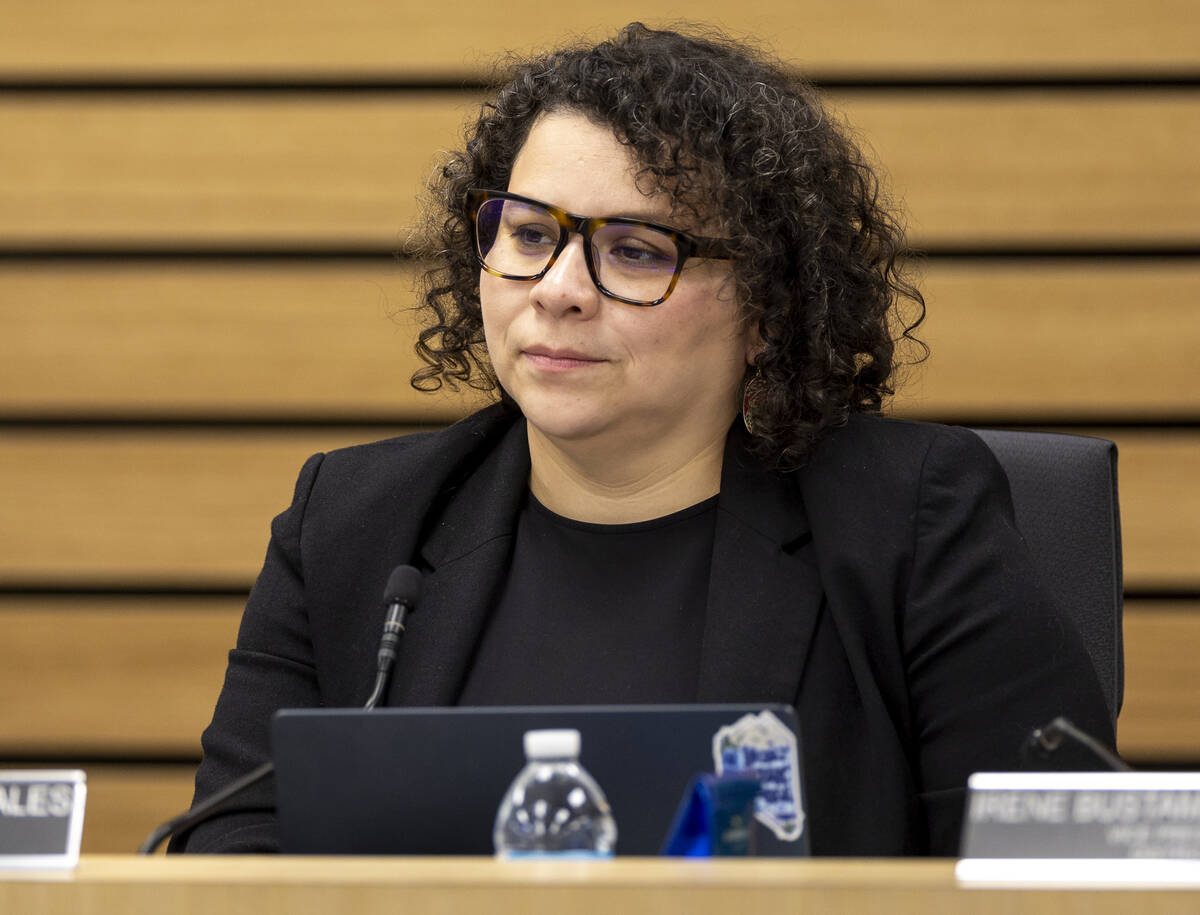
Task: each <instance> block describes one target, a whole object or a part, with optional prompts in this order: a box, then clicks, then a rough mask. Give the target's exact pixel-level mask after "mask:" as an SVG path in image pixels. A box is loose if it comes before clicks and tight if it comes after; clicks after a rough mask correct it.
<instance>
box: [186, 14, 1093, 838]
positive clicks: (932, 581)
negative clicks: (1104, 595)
mask: <svg viewBox="0 0 1200 915" xmlns="http://www.w3.org/2000/svg"><path fill="white" fill-rule="evenodd" d="M438 191H439V199H440V201H441V205H442V207H443V214H442V216H441V217H438V218H436V219H435V220H433V223H432V226H431V228H430V230H429V232H430V238H431V239H432V240H431V242H430V251H429V254H430V256H432V257H434V258H435V262H436V266H435V268H434V269H433V271H432V272H431V273H430V275H429V277H428V283H427V294H426V298H425V306H426V312H427V314H428V316H429V319H430V324H429V326H428V327H427V329H426V330H425V331H424V332H423V333H422V334H421V338H420V343H419V345H418V349H419V351H420V352H421V354H422V355H423V356H424V357H425V359H426V361H427V363H428V365H427V367H426V368H424V369H423V370H422V371H420V372H418V373H417V375H416V376H415V379H414V384H416V385H417V386H419V387H423V388H426V389H431V388H437V387H439V386H440V385H441V384H443V383H449V384H451V385H455V384H460V383H465V384H467V385H471V386H474V387H479V388H484V389H488V390H495V391H497V392H498V393H499V396H500V401H501V402H500V403H499V404H497V405H496V406H493V407H491V408H488V409H486V410H484V411H482V412H481V413H478V414H476V415H475V416H473V417H470V418H469V419H467V420H464V421H463V422H461V423H459V424H456V425H455V426H453V427H451V428H450V429H448V430H445V431H443V432H439V433H434V434H431V435H424V436H409V437H406V438H403V439H396V440H392V441H387V442H380V443H377V444H374V445H367V446H362V447H358V448H351V449H346V450H344V451H339V452H333V453H331V454H328V455H318V456H316V457H314V458H312V459H311V460H310V461H309V462H308V463H307V464H306V465H305V467H304V469H303V470H302V472H301V474H300V479H299V482H298V484H297V487H296V494H295V499H294V502H293V504H292V506H291V508H290V509H288V511H286V512H284V513H283V514H282V515H280V516H279V518H277V519H276V521H275V523H274V525H273V527H272V541H271V545H270V547H269V550H268V555H267V561H266V565H265V567H264V569H263V572H262V575H261V576H260V578H259V580H258V582H257V584H256V585H255V588H254V592H253V594H252V595H251V598H250V602H249V605H248V607H247V610H246V615H245V618H244V621H243V624H242V630H241V633H240V636H239V640H238V648H237V649H236V650H235V651H234V652H233V653H232V655H231V657H230V664H229V671H228V674H227V678H226V682H225V687H224V690H223V692H222V694H221V699H220V701H219V703H218V706H217V710H216V713H215V717H214V720H213V723H212V725H211V727H210V728H209V729H208V730H207V731H206V733H205V736H204V762H203V764H202V765H201V768H200V772H199V774H198V776H197V795H198V796H199V797H203V796H207V795H208V794H211V793H212V792H213V791H214V790H216V789H217V788H218V787H220V786H222V785H223V784H226V783H228V782H229V781H230V780H232V779H233V778H234V777H236V776H238V775H240V774H242V773H244V772H246V771H248V770H249V769H251V768H252V767H254V766H255V765H257V764H259V763H260V762H262V761H264V760H265V759H267V758H268V748H267V726H268V721H269V719H270V715H271V713H272V712H273V711H274V710H275V709H276V708H279V707H284V706H315V705H329V706H355V705H360V704H361V703H362V702H363V700H364V699H365V698H366V696H367V695H368V694H369V693H370V691H371V680H372V677H373V672H374V651H375V646H376V642H377V637H378V632H379V628H380V611H379V607H378V598H379V594H380V591H381V587H382V583H383V582H384V581H386V580H387V577H388V573H389V571H390V570H391V568H392V567H393V566H395V565H396V564H398V563H400V562H406V561H407V562H411V563H413V564H415V565H417V566H418V567H419V568H420V569H421V570H422V571H423V577H424V596H423V598H422V602H421V607H420V609H419V610H418V612H417V613H416V614H414V616H413V617H412V618H411V621H410V624H409V626H408V631H407V633H406V636H405V640H404V642H403V643H402V646H401V651H400V657H399V660H398V662H397V669H396V675H395V679H394V682H393V684H392V686H391V689H390V692H389V694H388V698H387V703H388V704H390V705H400V704H408V705H439V704H454V703H461V704H476V705H478V704H517V703H525V704H530V703H537V704H547V703H574V702H648V701H705V702H720V701H751V702H785V703H790V704H793V705H795V706H796V707H797V709H798V711H799V717H800V721H801V727H802V729H803V734H804V771H805V778H806V783H807V799H808V816H809V823H810V825H811V829H810V838H811V844H812V848H813V851H814V852H815V853H817V854H837V855H863V854H874V855H896V854H911V853H930V852H932V853H937V854H954V853H955V852H956V850H957V832H958V826H959V823H960V819H961V809H962V802H963V793H964V791H963V789H964V784H965V780H966V776H967V775H968V774H969V773H971V772H973V771H977V770H980V769H997V768H1011V767H1013V766H1015V765H1016V764H1017V762H1018V760H1017V748H1018V747H1019V745H1020V742H1021V740H1022V738H1023V736H1024V735H1025V734H1026V733H1027V732H1028V731H1029V730H1030V729H1031V728H1032V727H1034V726H1037V725H1039V724H1042V723H1044V722H1045V721H1047V720H1048V719H1050V718H1051V717H1053V716H1054V715H1056V714H1064V713H1065V714H1068V715H1070V716H1072V717H1073V718H1074V719H1075V720H1076V721H1077V723H1078V724H1080V725H1081V726H1082V727H1084V728H1085V729H1088V730H1091V731H1092V732H1094V733H1098V734H1100V735H1102V736H1103V738H1104V739H1105V740H1106V741H1107V742H1108V743H1109V744H1110V745H1111V743H1112V730H1111V723H1110V721H1109V716H1108V712H1107V710H1106V708H1105V704H1104V701H1103V699H1102V697H1101V693H1100V690H1099V687H1098V685H1097V683H1096V678H1095V674H1094V671H1093V669H1092V667H1091V665H1090V663H1089V661H1088V659H1087V657H1086V655H1085V654H1084V651H1083V649H1082V648H1081V646H1080V644H1079V639H1078V637H1077V635H1076V633H1074V632H1073V631H1072V629H1071V627H1070V625H1069V624H1068V623H1067V622H1066V621H1065V620H1064V619H1063V618H1062V617H1061V616H1060V615H1059V614H1058V612H1057V611H1056V610H1055V609H1054V608H1053V607H1052V606H1051V605H1050V602H1049V601H1048V599H1047V598H1046V597H1045V596H1044V595H1043V594H1042V592H1041V591H1040V590H1039V588H1038V586H1037V584H1036V578H1035V575H1034V572H1033V570H1032V568H1031V566H1030V563H1029V559H1028V557H1027V555H1026V551H1025V547H1024V544H1023V541H1022V540H1021V537H1020V535H1019V534H1018V533H1017V531H1016V529H1015V527H1014V525H1013V521H1012V510H1011V505H1010V501H1009V496H1008V491H1007V484H1006V481H1005V479H1004V476H1003V474H1002V472H1001V471H1000V469H999V467H998V466H997V465H996V463H995V461H994V459H993V458H992V457H991V454H990V452H989V451H988V450H987V448H986V447H985V446H984V445H983V444H982V443H981V442H980V441H979V440H978V438H976V437H975V436H974V435H972V434H971V433H969V432H965V431H962V430H953V429H948V428H944V427H938V426H931V425H922V424H915V423H905V422H899V421H894V420H887V419H883V418H881V417H880V416H879V415H878V412H879V409H880V406H881V403H882V401H883V399H884V398H885V397H886V396H887V395H888V394H890V393H891V391H890V388H889V384H890V379H891V378H892V376H893V373H894V370H895V361H896V354H895V338H896V336H899V337H900V339H902V340H903V339H907V331H906V330H901V331H900V333H899V334H898V335H897V333H896V329H897V328H901V329H902V328H904V327H905V326H906V322H905V320H904V311H905V309H904V307H903V303H906V302H907V303H908V304H909V306H910V308H911V309H912V310H913V311H914V312H915V313H916V315H917V316H918V317H919V315H920V314H921V313H922V312H923V304H922V302H921V299H920V296H919V294H918V293H917V292H916V290H915V289H914V288H913V287H912V286H910V285H909V284H908V283H907V282H906V281H905V280H904V279H903V277H902V276H901V274H900V272H899V270H898V267H897V257H898V254H899V253H900V251H901V248H902V233H901V231H900V229H899V227H898V223H897V222H896V221H895V220H894V219H893V218H892V217H891V216H890V215H889V214H888V212H887V211H886V209H885V208H884V207H883V206H882V203H881V198H880V195H879V192H878V188H877V183H876V181H875V178H874V176H873V175H872V173H871V170H870V169H869V167H868V166H867V165H866V164H865V162H864V161H863V158H862V156H861V155H860V153H859V152H858V151H857V150H856V149H855V147H854V146H853V144H852V143H850V142H849V141H848V140H847V139H846V137H845V135H844V134H843V133H842V131H841V130H840V129H839V128H838V127H837V126H836V125H835V124H834V123H833V122H832V121H831V119H830V117H829V116H828V115H827V114H826V113H825V112H824V111H823V110H822V108H821V106H820V103H819V101H818V100H817V99H816V98H815V96H814V95H813V93H812V91H811V90H810V89H809V88H808V87H807V86H805V85H804V84H802V83H800V82H799V81H797V80H796V79H795V78H793V77H792V76H790V75H788V74H786V73H784V72H783V71H782V69H781V68H780V67H779V65H777V64H775V63H772V62H769V61H765V60H763V59H761V58H760V57H758V56H757V55H756V54H754V53H752V52H750V51H748V50H747V49H746V48H744V47H741V46H738V45H733V44H730V43H726V42H724V41H720V40H705V39H697V38H690V37H685V36H680V35H676V34H673V33H669V32H653V31H650V30H647V29H645V28H644V27H642V26H640V25H633V26H630V27H628V28H627V29H625V30H624V31H623V32H622V33H621V34H620V35H619V36H618V37H617V38H616V39H614V40H613V41H611V42H606V43H604V44H601V45H599V46H597V47H595V48H583V49H568V50H564V51H560V52H557V53H555V54H552V55H549V56H547V57H544V58H540V59H537V60H534V61H532V62H529V63H527V64H524V65H522V66H520V67H518V68H517V70H516V71H515V73H514V74H513V77H512V79H511V81H510V82H509V83H508V85H507V86H505V88H503V89H502V90H501V91H500V93H499V94H498V96H497V97H496V99H495V100H494V101H493V102H492V103H490V104H489V105H487V106H485V108H484V110H483V112H482V114H481V116H480V118H479V120H478V123H477V124H476V125H475V127H474V129H473V131H472V133H471V136H470V138H469V141H468V143H467V148H466V152H465V153H463V154H461V155H458V156H457V157H455V158H454V159H453V160H452V161H451V162H450V163H449V164H448V165H447V166H446V168H445V169H444V171H443V175H442V179H441V182H440V185H439V188H438ZM269 803H270V799H269V794H262V795H260V796H259V797H257V798H251V799H249V800H247V801H246V802H245V804H244V806H243V808H242V809H240V810H239V811H238V812H236V813H233V814H230V815H227V816H225V817H223V818H222V819H221V820H218V821H214V822H212V823H209V824H207V825H205V826H202V827H201V828H199V829H198V830H196V832H195V833H194V834H193V836H192V838H191V839H190V841H189V845H188V847H189V849H196V850H225V851H236V850H267V849H270V848H272V847H275V841H276V840H275V836H274V823H273V820H272V818H271V815H270V813H269ZM256 807H257V808H258V809H255V808H256Z"/></svg>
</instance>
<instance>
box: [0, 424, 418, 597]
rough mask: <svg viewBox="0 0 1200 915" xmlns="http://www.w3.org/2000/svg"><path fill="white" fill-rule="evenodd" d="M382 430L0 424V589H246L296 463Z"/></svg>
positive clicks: (289, 488) (285, 496)
mask: <svg viewBox="0 0 1200 915" xmlns="http://www.w3.org/2000/svg"><path fill="white" fill-rule="evenodd" d="M402 431H404V430H402V429H396V430H395V432H396V433H397V434H398V433H400V432H402ZM385 435H386V432H385V430H382V429H372V430H369V431H364V432H361V433H357V434H356V433H355V432H353V431H347V430H330V431H324V432H304V431H295V432H294V431H288V430H281V431H278V432H275V431H266V432H260V431H255V432H249V433H247V432H244V431H240V430H231V431H221V430H216V431H211V432H209V431H201V432H193V431H174V432H168V433H164V432H162V431H158V430H155V431H151V430H147V431H133V432H124V431H89V430H83V431H79V432H64V433H56V432H41V431H26V430H19V429H14V430H8V431H6V433H5V435H4V436H3V439H2V440H0V584H4V583H9V582H12V581H14V580H16V581H18V582H20V581H34V582H39V581H40V582H59V583H64V584H69V583H71V582H83V583H91V584H103V583H108V582H113V583H118V584H123V585H133V586H139V585H154V584H160V585H164V586H179V585H186V584H188V583H198V584H204V585H218V586H224V585H228V584H230V583H233V584H236V585H238V586H245V585H248V584H249V583H250V582H251V581H252V580H253V577H254V575H255V574H257V571H258V567H259V566H260V565H261V562H262V556H263V554H264V551H265V549H266V544H267V536H268V523H269V521H270V519H271V518H272V517H273V516H274V515H275V514H276V513H277V512H279V511H281V510H282V509H283V508H285V507H286V506H287V505H288V503H289V502H290V500H291V491H292V484H293V483H294V481H295V478H296V472H297V471H298V470H299V468H300V465H301V464H302V463H303V461H304V459H305V458H306V457H307V456H308V455H310V454H312V453H314V452H316V451H323V450H328V449H330V448H334V447H338V446H341V445H347V444H351V443H353V442H362V441H366V440H368V439H375V438H381V437H384V436H385Z"/></svg>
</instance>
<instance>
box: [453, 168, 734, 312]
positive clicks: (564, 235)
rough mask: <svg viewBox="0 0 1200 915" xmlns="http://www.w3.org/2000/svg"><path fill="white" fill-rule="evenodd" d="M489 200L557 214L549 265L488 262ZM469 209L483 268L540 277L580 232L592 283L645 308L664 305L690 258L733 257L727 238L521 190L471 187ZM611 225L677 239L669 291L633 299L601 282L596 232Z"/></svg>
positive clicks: (511, 277) (477, 255)
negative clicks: (556, 202)
mask: <svg viewBox="0 0 1200 915" xmlns="http://www.w3.org/2000/svg"><path fill="white" fill-rule="evenodd" d="M489 200H513V201H516V202H517V203H525V204H530V205H532V206H536V207H540V208H541V209H543V210H545V211H546V212H547V213H549V214H550V215H551V216H552V217H554V221H555V222H557V223H558V225H559V228H560V229H562V230H563V231H562V232H561V233H559V237H558V243H557V244H556V245H555V247H554V251H553V252H551V254H550V259H549V260H548V261H546V266H544V267H543V268H542V269H541V271H539V272H538V273H535V274H532V275H530V276H525V275H522V274H514V273H501V272H500V271H499V270H496V269H495V268H493V267H489V266H488V265H487V264H486V263H484V260H483V254H482V252H481V251H480V250H479V210H480V209H481V208H482V207H483V205H484V204H485V203H487V201H489ZM467 209H468V211H469V213H470V215H471V236H472V238H471V242H472V248H473V249H474V251H475V259H476V261H478V262H479V266H480V268H482V269H483V270H484V271H486V272H487V273H490V274H491V275H492V276H498V277H500V278H501V279H505V280H529V281H532V280H540V279H541V278H542V277H544V276H545V275H546V274H547V273H549V272H550V268H551V267H553V266H554V262H555V261H557V260H558V256H559V255H560V254H562V253H563V251H565V250H566V247H567V245H568V244H569V243H570V241H571V236H572V235H579V236H581V237H582V238H583V259H584V263H586V264H587V269H588V276H590V277H591V279H592V284H593V285H594V286H595V287H596V288H597V289H599V290H600V291H601V292H602V293H604V294H605V295H606V296H608V297H609V298H610V299H616V300H617V301H618V302H624V303H625V304H626V305H638V306H641V307H645V308H650V307H653V306H655V305H661V304H662V303H663V302H665V301H666V300H667V299H668V298H670V295H671V293H672V292H674V291H675V285H676V284H677V283H678V282H679V274H680V273H682V272H683V265H684V264H685V263H686V262H687V261H688V259H690V258H693V257H705V258H711V259H713V260H731V259H732V258H733V252H732V250H731V248H730V242H729V239H727V238H708V237H705V236H702V235H692V234H690V233H688V232H681V231H680V230H679V229H673V228H671V227H670V226H664V225H660V224H659V223H656V222H647V221H646V220H644V219H633V218H631V217H628V216H576V215H575V214H574V213H568V212H567V211H566V210H564V209H561V208H560V207H556V206H552V205H551V204H549V203H546V202H545V201H542V200H535V199H534V198H533V197H523V196H522V195H520V194H512V193H509V192H508V191H489V190H485V189H483V188H478V187H473V188H470V189H469V190H468V191H467ZM610 225H618V226H639V227H642V228H647V229H653V230H654V231H656V232H661V233H662V234H663V235H665V236H667V237H668V238H670V239H671V241H672V242H674V243H675V252H676V260H675V272H674V273H673V274H672V276H671V282H670V283H669V284H668V285H667V291H666V292H664V293H663V294H662V295H661V296H660V297H659V298H657V299H655V300H654V301H652V302H642V301H639V300H637V299H631V298H629V297H628V296H623V295H617V294H616V293H615V292H612V291H611V290H610V289H607V288H606V287H605V286H604V284H603V283H601V282H600V276H599V272H598V271H597V269H596V262H595V260H594V259H593V253H592V236H593V235H594V234H595V233H596V232H597V231H599V230H600V229H602V228H604V226H610Z"/></svg>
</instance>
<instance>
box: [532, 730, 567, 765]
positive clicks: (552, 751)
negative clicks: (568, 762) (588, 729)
mask: <svg viewBox="0 0 1200 915" xmlns="http://www.w3.org/2000/svg"><path fill="white" fill-rule="evenodd" d="M578 755H579V732H578V731H576V730H574V729H573V728H563V729H562V730H555V731H526V732H525V758H526V759H568V758H570V759H573V758H575V757H577V756H578Z"/></svg>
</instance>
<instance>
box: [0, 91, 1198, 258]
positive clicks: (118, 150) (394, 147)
mask: <svg viewBox="0 0 1200 915" xmlns="http://www.w3.org/2000/svg"><path fill="white" fill-rule="evenodd" d="M832 101H833V103H834V104H835V105H836V106H838V107H839V108H842V109H844V110H845V111H846V112H847V114H848V116H849V118H850V119H851V121H852V122H853V123H854V124H855V126H856V127H857V128H858V129H859V131H860V132H861V134H862V136H863V138H864V139H865V140H866V141H867V142H868V143H870V144H871V145H872V146H873V147H874V149H875V150H876V151H877V153H878V156H879V158H880V160H881V161H882V162H884V163H886V165H887V168H888V170H889V171H890V173H891V175H892V176H893V187H894V190H895V192H896V193H897V194H898V195H899V196H901V197H903V198H904V199H905V200H906V201H907V204H908V207H909V211H910V217H911V224H912V228H913V236H914V239H915V241H916V242H917V243H918V244H921V245H928V246H937V245H953V246H962V245H968V246H969V245H991V244H1008V245H1012V244H1018V245H1030V244H1034V245H1036V244H1049V245H1062V244H1070V245H1081V244H1082V245H1087V244H1126V243H1128V244H1197V243H1200V160H1197V158H1196V157H1195V156H1194V155H1192V151H1193V150H1195V149H1196V148H1200V91H1189V92H1147V91H1143V92H1133V91H1117V92H1111V91H1110V92H1094V93H1079V92H1052V91H1037V92H1027V93H1007V92H999V93H968V94H962V93H955V92H933V91H922V92H918V93H905V94H894V93H871V92H852V93H842V94H839V95H835V96H833V97H832ZM476 104H477V102H476V96H474V95H471V94H461V95H460V94H455V93H420V92H412V93H398V94H396V95H388V94H382V95H376V94H353V93H342V94H331V93H312V94H306V93H300V94H272V93H266V94H253V93H250V94H242V93H229V94H216V95H210V94H200V95H186V94H185V95H182V96H181V95H178V94H155V93H150V94H140V93H139V94H133V95H120V94H104V93H100V94H87V95H78V94H65V95H54V94H51V95H44V94H38V93H35V94H26V95H9V96H8V97H6V98H3V99H0V136H3V137H4V142H3V143H2V144H0V247H3V246H18V247H21V246H32V247H49V248H57V247H64V246H65V247H73V246H74V247H80V246H82V247H89V246H90V247H95V246H100V247H105V246H134V247H139V248H150V249H155V248H163V247H166V248H172V247H180V246H193V245H196V246H213V245H215V246H239V245H247V246H250V247H255V246H266V247H278V246H285V247H288V246H290V247H296V248H306V247H310V246H322V245H324V246H334V247H346V246H368V247H384V248H393V247H397V246H402V245H404V244H405V243H406V242H405V239H406V237H407V236H406V231H405V227H408V226H411V225H412V224H413V222H414V221H415V219H416V214H417V209H416V207H417V204H416V198H417V196H418V195H419V193H420V191H421V188H422V187H423V186H424V184H425V179H426V178H427V177H428V176H429V175H430V174H431V173H432V169H433V168H434V165H435V162H436V160H437V158H438V155H439V150H444V149H447V148H452V147H454V146H457V145H458V143H459V137H460V135H461V128H462V124H463V121H464V119H465V117H466V116H467V115H468V113H470V112H472V111H473V109H474V108H475V106H476Z"/></svg>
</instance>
